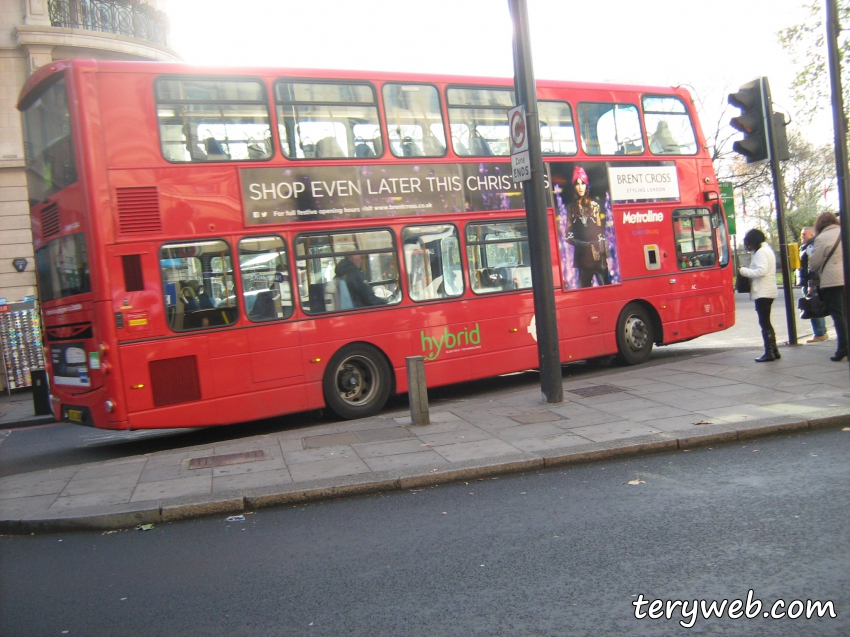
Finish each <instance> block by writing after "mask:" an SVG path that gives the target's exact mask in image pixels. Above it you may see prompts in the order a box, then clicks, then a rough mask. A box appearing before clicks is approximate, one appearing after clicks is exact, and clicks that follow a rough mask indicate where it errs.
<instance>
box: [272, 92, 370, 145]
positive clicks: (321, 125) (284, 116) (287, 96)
mask: <svg viewBox="0 0 850 637" xmlns="http://www.w3.org/2000/svg"><path fill="white" fill-rule="evenodd" d="M275 104H276V108H277V126H278V135H279V137H280V145H281V148H282V149H283V154H284V155H285V156H286V157H288V158H289V159H347V158H355V157H358V158H368V157H380V156H381V155H383V154H384V142H383V138H382V137H381V125H380V120H379V119H378V103H377V100H376V98H375V89H374V88H372V86H371V85H370V84H342V83H337V82H310V81H301V80H292V81H279V82H277V83H276V84H275Z"/></svg>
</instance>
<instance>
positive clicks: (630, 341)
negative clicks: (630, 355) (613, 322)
mask: <svg viewBox="0 0 850 637" xmlns="http://www.w3.org/2000/svg"><path fill="white" fill-rule="evenodd" d="M625 332H626V333H625V336H626V344H627V345H628V346H629V349H630V350H632V351H633V352H639V351H641V350H642V349H643V348H644V347H646V343H647V336H648V334H647V332H648V330H647V329H646V323H644V322H643V321H642V320H641V319H640V317H638V316H630V317H629V318H628V319H626V330H625Z"/></svg>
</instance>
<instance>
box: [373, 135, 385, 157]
mask: <svg viewBox="0 0 850 637" xmlns="http://www.w3.org/2000/svg"><path fill="white" fill-rule="evenodd" d="M372 147H373V148H374V149H375V157H380V156H381V155H383V154H384V143H383V141H381V136H380V134H378V135H375V137H373V138H372Z"/></svg>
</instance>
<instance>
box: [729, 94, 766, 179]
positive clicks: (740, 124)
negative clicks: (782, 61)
mask: <svg viewBox="0 0 850 637" xmlns="http://www.w3.org/2000/svg"><path fill="white" fill-rule="evenodd" d="M729 103H730V104H731V105H732V106H734V107H736V108H740V109H741V114H740V115H739V116H738V117H733V118H732V120H731V121H730V122H729V124H730V125H731V126H732V128H734V129H736V130H739V131H741V132H742V133H744V139H742V140H741V141H737V142H735V143H734V144H733V145H732V150H734V151H735V152H736V153H740V154H741V155H743V156H744V157H746V158H747V163H748V164H760V163H762V162H765V161H769V160H770V143H769V141H768V133H767V121H766V120H767V114H768V112H769V111H768V109H769V107H770V95H769V93H768V88H767V79H766V78H763V77H760V78H758V79H757V80H753V81H752V82H748V83H746V84H744V85H743V86H742V87H741V88H739V89H738V92H737V93H730V94H729Z"/></svg>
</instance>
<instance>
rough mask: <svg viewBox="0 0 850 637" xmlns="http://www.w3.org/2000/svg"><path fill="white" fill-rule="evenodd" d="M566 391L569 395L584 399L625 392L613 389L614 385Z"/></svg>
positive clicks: (618, 388)
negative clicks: (576, 395)
mask: <svg viewBox="0 0 850 637" xmlns="http://www.w3.org/2000/svg"><path fill="white" fill-rule="evenodd" d="M567 391H568V392H570V393H571V394H578V395H579V396H582V397H584V398H589V397H590V396H602V395H603V394H617V393H619V392H623V391H626V390H625V389H623V388H622V387H615V386H614V385H593V386H591V387H579V388H578V389H568V390H567Z"/></svg>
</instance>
